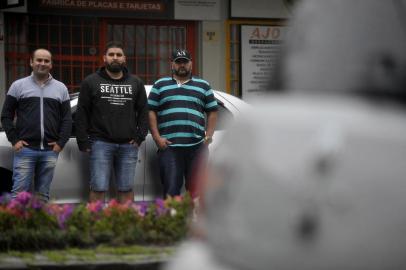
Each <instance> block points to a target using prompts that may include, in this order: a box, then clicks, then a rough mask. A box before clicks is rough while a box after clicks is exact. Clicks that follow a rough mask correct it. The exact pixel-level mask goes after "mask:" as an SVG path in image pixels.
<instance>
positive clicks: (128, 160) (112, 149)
mask: <svg viewBox="0 0 406 270" xmlns="http://www.w3.org/2000/svg"><path fill="white" fill-rule="evenodd" d="M137 159H138V148H137V146H134V145H132V144H129V143H109V142H105V141H101V140H94V141H93V142H92V150H91V151H90V189H91V190H92V191H96V192H106V191H108V189H109V182H110V178H111V176H112V172H113V171H114V176H115V178H116V187H117V190H118V191H120V192H129V191H132V190H133V186H134V177H135V167H136V165H137Z"/></svg>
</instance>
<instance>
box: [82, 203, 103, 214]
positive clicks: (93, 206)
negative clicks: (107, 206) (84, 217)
mask: <svg viewBox="0 0 406 270" xmlns="http://www.w3.org/2000/svg"><path fill="white" fill-rule="evenodd" d="M86 207H87V209H88V210H89V211H90V212H92V213H98V212H100V211H101V210H103V203H102V201H96V202H90V203H88V204H87V206H86Z"/></svg>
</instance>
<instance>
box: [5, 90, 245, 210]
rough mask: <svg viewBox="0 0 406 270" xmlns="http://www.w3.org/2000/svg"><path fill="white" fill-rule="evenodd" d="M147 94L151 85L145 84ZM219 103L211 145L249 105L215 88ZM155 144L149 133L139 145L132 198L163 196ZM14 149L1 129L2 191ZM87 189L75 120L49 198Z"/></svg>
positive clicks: (75, 197) (83, 197)
mask: <svg viewBox="0 0 406 270" xmlns="http://www.w3.org/2000/svg"><path fill="white" fill-rule="evenodd" d="M145 88H146V91H147V95H148V94H149V92H150V90H151V86H150V85H147V86H145ZM214 95H215V97H216V99H217V101H218V103H219V111H218V123H217V127H216V131H215V133H214V136H213V143H212V144H211V145H210V148H213V147H216V145H217V144H218V143H219V140H220V138H221V136H222V133H223V130H224V128H225V126H226V125H227V124H228V123H230V122H231V121H232V120H233V119H234V117H235V116H237V115H238V114H239V113H240V111H241V110H242V109H244V108H245V107H248V106H249V105H248V104H247V103H245V102H244V101H242V100H241V99H239V98H237V97H235V96H232V95H229V94H227V93H224V92H220V91H214ZM77 102H78V97H77V95H75V96H72V98H71V108H72V118H73V119H75V113H76V108H77ZM156 152H157V147H156V145H155V142H154V141H153V139H152V136H151V134H148V136H147V138H146V140H145V142H143V143H142V144H141V146H140V149H139V153H138V164H137V168H136V176H135V179H134V191H135V198H134V199H135V200H136V201H142V200H147V201H149V200H153V199H155V198H157V197H161V196H162V187H161V182H160V179H159V172H158V166H157V164H158V163H157V162H158V161H157V154H156ZM12 168H13V150H12V147H11V144H10V142H9V141H8V140H7V137H6V134H5V132H4V131H1V133H0V174H1V181H0V188H1V192H5V191H6V192H10V190H11V186H12V179H11V178H12ZM110 186H111V188H110V195H114V192H115V191H114V183H111V185H110ZM88 193H89V163H88V154H86V153H83V152H80V151H79V149H78V146H77V143H76V137H75V124H74V123H73V129H72V135H71V138H70V139H69V141H68V142H67V144H66V145H65V148H64V149H63V151H62V152H61V153H60V155H59V159H58V162H57V165H56V169H55V175H54V178H53V180H52V184H51V191H50V196H51V200H52V201H54V202H57V203H78V202H83V201H87V199H88Z"/></svg>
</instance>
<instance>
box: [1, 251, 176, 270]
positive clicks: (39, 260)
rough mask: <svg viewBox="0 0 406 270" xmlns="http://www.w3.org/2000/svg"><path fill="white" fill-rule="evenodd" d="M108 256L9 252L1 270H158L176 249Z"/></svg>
mask: <svg viewBox="0 0 406 270" xmlns="http://www.w3.org/2000/svg"><path fill="white" fill-rule="evenodd" d="M108 249H110V250H113V252H110V253H109V252H106V251H105V250H104V251H103V250H100V249H99V248H97V249H95V250H79V249H71V250H67V251H65V250H60V251H42V252H37V253H28V252H24V253H22V252H9V253H0V270H3V269H4V270H5V269H10V270H11V269H12V270H17V269H70V270H71V269H75V270H79V269H80V270H82V269H92V270H100V269H103V270H107V269H112V270H114V269H120V270H127V269H136V270H158V269H160V266H161V265H162V264H164V263H165V262H166V261H167V260H169V259H170V257H171V256H172V254H173V252H174V249H175V248H174V247H147V248H146V250H144V251H145V253H140V252H134V253H131V249H130V250H125V251H123V250H122V249H120V248H118V250H117V251H115V250H114V248H108Z"/></svg>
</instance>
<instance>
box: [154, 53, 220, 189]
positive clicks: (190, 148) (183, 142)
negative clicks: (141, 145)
mask: <svg viewBox="0 0 406 270" xmlns="http://www.w3.org/2000/svg"><path fill="white" fill-rule="evenodd" d="M171 60H172V63H171V68H172V76H171V77H164V78H161V79H159V80H158V81H156V82H155V84H154V85H153V86H152V89H151V92H150V94H149V96H148V106H149V128H150V130H151V135H152V138H153V139H154V141H155V143H156V145H157V147H158V160H159V161H158V162H159V172H160V177H161V181H162V184H163V192H164V194H163V195H164V196H167V195H170V196H175V195H179V194H180V192H181V189H182V187H183V183H185V188H186V190H187V191H189V192H190V193H192V194H191V195H192V196H193V197H195V196H197V194H194V188H193V187H194V183H193V181H192V179H193V178H194V177H193V175H194V172H195V169H196V167H195V164H196V162H197V161H200V162H205V160H206V158H207V154H208V146H209V144H210V143H211V142H212V137H213V133H214V128H215V126H216V122H217V101H216V99H215V98H214V93H213V90H212V89H211V86H210V84H209V83H208V82H207V81H205V80H203V79H201V78H198V77H195V76H192V58H191V55H190V53H189V52H188V51H187V50H183V49H177V50H175V51H174V52H173V54H172V59H171ZM205 115H207V117H206V118H205ZM206 119H207V120H206Z"/></svg>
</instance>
